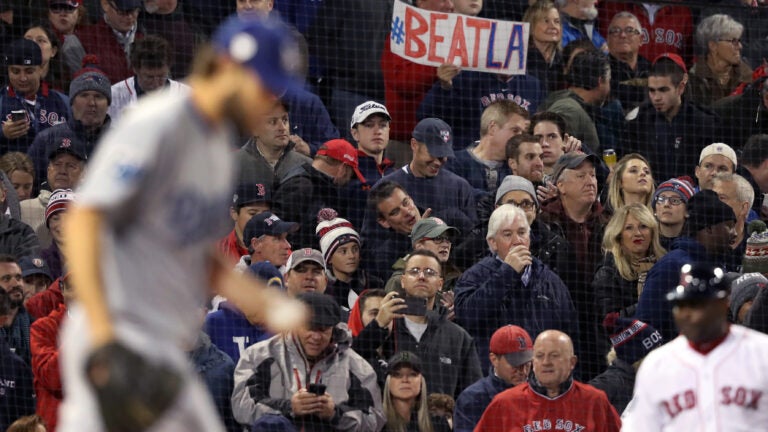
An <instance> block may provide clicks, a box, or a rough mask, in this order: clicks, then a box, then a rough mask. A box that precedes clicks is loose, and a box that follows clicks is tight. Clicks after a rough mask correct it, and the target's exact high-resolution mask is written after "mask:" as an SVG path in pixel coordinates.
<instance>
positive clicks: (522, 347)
mask: <svg viewBox="0 0 768 432" xmlns="http://www.w3.org/2000/svg"><path fill="white" fill-rule="evenodd" d="M517 343H518V344H520V351H525V350H527V349H528V345H527V344H526V343H525V338H524V337H522V336H518V337H517Z"/></svg>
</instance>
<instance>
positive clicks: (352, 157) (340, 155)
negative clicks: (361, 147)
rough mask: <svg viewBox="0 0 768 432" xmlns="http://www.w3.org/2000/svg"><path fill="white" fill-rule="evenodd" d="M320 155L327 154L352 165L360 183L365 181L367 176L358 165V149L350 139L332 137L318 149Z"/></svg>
mask: <svg viewBox="0 0 768 432" xmlns="http://www.w3.org/2000/svg"><path fill="white" fill-rule="evenodd" d="M317 154H318V155H319V156H327V157H329V158H331V159H335V160H337V161H339V162H341V163H343V164H344V165H348V166H350V167H352V170H353V171H354V172H355V175H356V176H357V179H358V180H360V183H365V177H363V173H361V172H360V169H359V168H358V165H357V150H356V149H355V147H353V146H352V144H350V143H349V141H347V140H345V139H341V138H337V139H332V140H330V141H327V142H326V143H325V144H323V145H322V146H320V148H319V149H318V150H317Z"/></svg>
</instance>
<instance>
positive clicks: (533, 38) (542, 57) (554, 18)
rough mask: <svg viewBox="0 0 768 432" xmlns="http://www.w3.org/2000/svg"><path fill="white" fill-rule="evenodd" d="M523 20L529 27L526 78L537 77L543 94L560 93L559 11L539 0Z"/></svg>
mask: <svg viewBox="0 0 768 432" xmlns="http://www.w3.org/2000/svg"><path fill="white" fill-rule="evenodd" d="M523 21H525V22H527V23H529V24H530V25H531V26H530V29H531V30H530V39H529V43H528V65H527V67H528V72H527V73H528V75H533V76H535V77H536V78H538V79H539V81H541V83H542V85H543V87H544V89H546V90H547V91H550V92H551V91H555V90H561V89H562V88H563V87H564V86H565V80H564V77H563V53H562V47H561V41H562V39H563V27H562V25H561V24H560V12H558V10H557V8H556V7H555V4H554V3H553V2H552V1H551V0H539V1H537V2H535V3H533V4H532V5H531V6H530V7H528V10H526V11H525V15H524V16H523Z"/></svg>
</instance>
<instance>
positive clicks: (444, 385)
mask: <svg viewBox="0 0 768 432" xmlns="http://www.w3.org/2000/svg"><path fill="white" fill-rule="evenodd" d="M442 275H443V274H442V270H441V265H440V259H439V258H438V257H437V255H435V254H434V253H432V252H430V251H428V250H424V249H419V250H416V251H414V252H413V253H411V254H410V255H409V256H408V258H407V260H406V262H405V270H404V272H403V275H402V276H401V277H400V284H401V285H402V287H403V291H404V293H405V294H404V295H398V294H397V293H396V292H394V291H393V292H390V293H388V294H387V295H386V297H384V300H383V302H382V308H381V311H380V312H379V316H377V317H376V319H374V320H373V321H371V322H370V323H369V324H368V325H367V326H366V327H365V328H364V329H363V331H362V332H360V334H359V335H358V338H357V339H355V342H354V346H355V351H357V352H358V353H359V354H360V355H361V356H363V357H364V358H366V359H372V358H376V357H379V356H378V355H377V354H376V351H377V350H379V349H381V350H380V356H381V357H380V358H390V357H391V356H392V355H394V354H395V353H397V352H400V351H410V352H412V353H415V354H416V355H418V356H419V358H421V359H422V361H423V363H424V366H425V367H424V378H425V379H426V381H427V382H428V383H429V391H430V393H445V394H448V395H450V396H452V397H454V398H456V397H458V396H459V394H460V393H461V392H462V391H463V390H464V389H465V388H467V387H468V386H469V385H470V384H472V383H474V382H475V381H477V380H478V379H480V378H481V377H482V372H481V370H480V361H479V360H478V358H477V351H476V349H475V343H474V341H473V340H472V338H471V337H470V336H469V334H468V333H467V332H466V331H465V330H464V329H462V328H461V327H459V326H458V325H456V324H454V323H453V322H451V321H449V320H448V318H447V310H445V309H443V308H439V307H438V306H437V301H436V299H437V293H438V292H439V291H440V289H441V288H442V287H443V277H442ZM425 305H426V307H425ZM383 315H386V316H383ZM390 323H391V324H392V325H390Z"/></svg>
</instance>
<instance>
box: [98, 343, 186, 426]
mask: <svg viewBox="0 0 768 432" xmlns="http://www.w3.org/2000/svg"><path fill="white" fill-rule="evenodd" d="M86 373H87V376H88V380H89V382H90V383H91V385H92V386H93V389H94V391H95V393H96V399H97V400H98V403H99V408H100V409H101V417H102V420H103V422H104V425H105V426H106V430H107V431H109V432H140V431H144V430H146V429H147V428H149V427H150V426H151V425H152V424H154V423H155V422H156V421H157V420H158V419H159V418H160V417H162V415H163V413H164V412H165V411H166V410H167V409H168V408H169V407H170V406H171V405H172V404H173V403H174V401H175V400H176V397H177V396H178V395H179V393H180V391H181V387H182V379H181V375H180V373H179V372H177V371H175V370H174V369H172V368H171V367H169V366H167V365H162V364H156V363H151V362H149V361H147V360H146V359H144V358H142V357H141V356H139V355H137V354H136V353H135V352H133V351H131V350H129V349H128V348H127V347H125V346H124V345H122V344H121V343H120V342H111V343H109V344H107V345H104V346H102V347H100V348H98V349H96V350H95V351H94V352H93V353H91V355H90V357H89V358H88V362H87V363H86Z"/></svg>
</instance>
